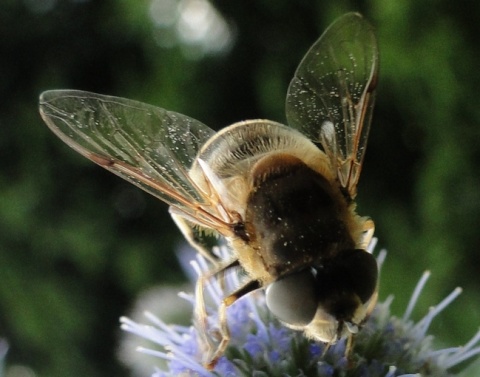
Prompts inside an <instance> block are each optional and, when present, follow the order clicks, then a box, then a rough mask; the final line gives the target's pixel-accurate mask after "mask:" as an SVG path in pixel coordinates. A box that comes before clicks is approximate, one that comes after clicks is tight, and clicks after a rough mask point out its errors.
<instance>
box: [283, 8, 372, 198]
mask: <svg viewBox="0 0 480 377" xmlns="http://www.w3.org/2000/svg"><path fill="white" fill-rule="evenodd" d="M377 73H378V49H377V41H376V38H375V34H374V31H373V28H372V26H371V25H370V24H369V23H368V22H367V21H366V20H364V19H363V18H362V16H361V15H359V14H357V13H348V14H346V15H344V16H342V17H340V18H339V19H338V20H336V21H335V22H334V23H333V24H332V25H331V26H330V27H329V28H328V29H327V30H326V31H325V33H324V34H323V35H322V36H321V37H320V39H319V40H318V41H317V42H315V44H314V45H313V46H312V47H311V48H310V50H309V51H308V52H307V54H306V55H305V57H304V58H303V60H302V61H301V63H300V65H299V66H298V68H297V71H296V72H295V76H294V77H293V79H292V81H291V82H290V86H289V89H288V93H287V99H286V114H287V119H288V123H289V125H290V126H291V127H294V128H297V129H298V130H300V131H301V132H303V133H304V134H305V135H306V136H308V137H309V138H310V139H311V140H312V141H314V142H315V143H319V144H320V145H321V147H322V149H323V150H324V151H325V153H327V155H328V156H329V158H330V161H331V163H332V168H333V169H336V170H337V171H336V174H337V177H338V179H339V181H340V184H341V186H342V187H344V188H345V189H346V190H347V191H348V193H349V194H350V197H352V198H354V197H355V195H356V186H357V183H358V179H359V177H360V170H361V167H362V162H363V157H364V153H365V149H366V144H367V138H368V131H369V128H370V121H371V116H372V110H373V105H374V90H375V87H376V84H377Z"/></svg>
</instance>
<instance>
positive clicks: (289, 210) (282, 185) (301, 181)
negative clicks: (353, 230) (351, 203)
mask: <svg viewBox="0 0 480 377" xmlns="http://www.w3.org/2000/svg"><path fill="white" fill-rule="evenodd" d="M252 185H253V190H252V191H251V193H250V195H249V197H248V200H247V210H246V215H245V222H246V224H247V228H248V229H250V230H251V233H253V234H252V243H253V244H255V248H256V249H257V253H258V255H259V257H260V258H261V259H262V260H263V264H264V265H265V269H266V270H267V271H268V272H269V273H270V274H271V275H273V276H281V275H284V274H286V273H290V272H293V271H296V270H299V269H301V268H304V267H305V266H309V265H319V266H321V265H322V264H323V263H324V262H327V261H328V260H329V259H331V258H333V257H335V256H336V255H337V253H338V252H339V251H340V250H345V249H352V248H354V246H355V242H354V241H353V239H352V236H351V235H350V233H349V230H348V227H347V224H346V221H345V218H346V217H347V216H348V213H349V211H348V208H347V204H346V201H345V199H344V198H343V196H342V195H341V194H340V193H339V189H338V188H337V187H336V186H335V185H332V182H331V181H329V180H327V179H326V178H325V177H323V176H322V175H321V174H319V173H318V172H316V171H314V170H312V169H310V168H309V167H308V166H307V165H305V164H304V163H303V162H302V161H301V160H299V159H298V158H296V157H293V156H290V155H283V154H276V155H271V156H269V157H266V158H264V159H262V160H260V161H259V162H258V163H257V164H256V165H255V166H254V168H253V169H252Z"/></svg>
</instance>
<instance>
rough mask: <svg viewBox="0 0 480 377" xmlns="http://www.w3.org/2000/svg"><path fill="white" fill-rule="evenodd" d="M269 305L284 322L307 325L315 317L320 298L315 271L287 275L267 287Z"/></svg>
mask: <svg viewBox="0 0 480 377" xmlns="http://www.w3.org/2000/svg"><path fill="white" fill-rule="evenodd" d="M266 298H267V307H268V309H270V311H271V312H272V313H273V314H274V315H275V316H276V317H277V318H278V319H279V320H280V321H282V322H285V323H287V324H289V325H294V326H306V325H308V324H309V323H310V322H311V321H312V320H313V317H315V313H316V311H317V307H318V298H317V294H316V291H315V277H314V276H313V271H312V270H310V269H308V270H303V271H300V272H296V273H293V274H290V275H287V276H285V277H283V278H281V279H279V280H277V281H275V282H273V283H272V284H270V285H269V286H268V287H267V290H266Z"/></svg>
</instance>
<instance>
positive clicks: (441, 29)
mask: <svg viewBox="0 0 480 377" xmlns="http://www.w3.org/2000/svg"><path fill="white" fill-rule="evenodd" d="M352 10H355V11H360V12H362V13H363V14H364V15H365V16H366V17H367V18H368V19H369V20H370V21H371V22H372V23H373V24H374V25H375V27H376V29H377V33H378V38H379V44H380V54H381V67H380V85H379V87H378V91H377V104H376V110H375V113H374V118H373V124H372V132H371V136H370V142H369V147H368V152H367V156H366V160H365V165H364V170H363V176H362V179H361V180H360V187H359V195H358V203H359V213H360V214H362V215H367V214H368V215H370V216H372V218H373V219H374V220H375V222H376V226H377V231H376V235H377V236H378V237H379V239H380V241H379V245H380V247H385V248H387V249H388V251H389V255H388V258H387V261H386V264H385V265H384V269H383V271H382V285H381V297H382V298H385V297H386V296H387V295H389V294H391V293H393V294H394V295H395V301H394V304H393V309H394V312H395V313H397V314H399V315H401V314H402V313H403V311H402V310H403V309H404V308H405V305H406V303H407V301H408V298H409V296H410V293H411V291H412V289H413V287H414V285H415V284H416V282H417V280H418V278H419V277H420V275H421V273H422V272H423V271H424V270H426V269H431V270H432V277H431V279H430V282H429V283H428V286H427V289H426V290H425V292H424V295H423V296H422V298H421V300H420V304H419V305H418V307H417V309H416V310H415V313H414V318H417V319H418V318H420V317H421V316H422V315H423V313H425V312H426V311H427V310H428V307H429V306H432V305H435V304H436V303H438V302H439V301H440V300H441V299H442V298H443V297H444V296H446V295H447V294H448V293H449V292H450V291H451V290H452V289H453V288H455V287H456V286H462V287H463V288H464V294H463V295H462V296H460V298H459V299H458V300H457V301H455V302H454V303H453V304H452V305H451V306H450V307H448V308H447V310H446V311H445V312H444V313H443V314H442V315H441V316H440V317H439V318H437V319H436V321H435V322H434V324H433V326H432V332H433V333H434V334H436V335H437V338H436V339H437V341H438V345H452V346H457V345H460V344H464V343H465V342H466V341H467V340H468V339H469V338H470V337H471V336H472V335H473V333H474V332H476V331H477V328H478V325H479V323H480V298H479V292H480V274H479V272H480V260H479V256H478V254H479V249H480V230H479V229H478V228H479V225H480V190H479V187H480V174H479V173H478V165H479V164H480V128H479V125H478V123H479V122H480V103H479V95H478V92H479V88H480V71H479V66H480V43H479V36H480V27H479V25H480V23H479V20H480V3H479V2H472V1H465V0H460V1H457V2H451V1H448V0H438V1H416V0H403V1H384V0H371V1H362V2H353V1H351V2H349V1H346V0H343V1H306V0H302V1H286V0H266V1H257V2H249V1H244V0H228V1H220V0H217V1H212V2H208V1H207V0H118V1H114V0H98V1H94V0H90V1H88V0H23V1H21V0H1V2H0V100H1V101H0V127H1V130H2V131H1V135H2V136H1V137H0V156H1V161H2V164H1V172H0V337H2V338H5V339H7V340H8V342H9V344H10V350H9V354H8V364H9V365H13V364H22V365H26V366H28V367H30V368H31V369H32V370H33V371H34V372H35V373H36V375H37V376H41V377H45V376H48V377H57V376H58V377H60V376H90V377H96V376H113V375H115V376H128V375H130V373H129V372H128V371H127V370H126V369H124V368H123V367H122V366H121V364H120V363H119V362H118V361H117V360H116V352H117V349H118V344H119V339H120V337H121V334H120V330H119V325H118V318H119V317H120V316H121V315H124V314H128V312H129V310H130V308H131V307H132V305H133V302H134V300H135V297H136V296H137V295H138V294H139V293H140V292H141V291H142V290H144V289H147V288H149V287H152V286H154V285H157V284H167V283H168V284H171V283H176V282H180V281H182V280H183V279H184V277H183V274H182V273H181V272H180V269H179V267H178V262H177V259H176V256H175V250H176V249H178V245H179V244H180V243H181V237H180V234H179V232H178V231H177V230H176V229H175V226H174V225H173V223H172V221H171V219H170V218H169V215H168V213H167V206H166V205H164V204H162V203H160V202H158V201H157V200H155V199H153V198H151V197H149V196H148V195H147V194H144V193H143V192H141V191H140V190H138V189H136V188H134V187H132V186H130V185H129V184H128V183H126V182H123V181H122V180H120V179H119V178H117V177H115V176H114V175H112V174H110V173H108V172H106V171H104V170H102V169H100V168H98V167H97V166H95V165H94V164H92V163H90V162H89V161H87V160H86V159H84V158H82V157H81V156H80V155H77V154H76V153H75V152H73V151H72V150H70V149H69V148H68V147H67V146H66V145H64V144H63V143H62V142H61V141H60V140H59V139H57V138H56V137H55V136H54V135H53V134H52V133H51V132H50V131H49V130H48V129H47V127H46V126H45V125H44V124H43V122H42V120H41V119H40V117H39V115H38V111H37V101H38V100H37V99H38V95H39V94H40V92H42V91H44V90H47V89H58V88H72V89H73V88H75V89H83V90H89V91H95V92H99V93H104V94H110V95H117V96H122V97H127V98H132V99H136V100H140V101H143V102H148V103H151V104H154V105H157V106H161V107H164V108H167V109H170V110H174V111H177V112H181V113H184V114H187V115H189V116H191V117H194V118H196V119H199V120H200V121H202V122H203V123H205V124H207V125H209V126H210V127H212V128H214V129H220V128H222V127H224V126H226V125H228V124H230V123H233V122H235V121H239V120H244V119H251V118H268V119H272V120H276V121H280V122H284V121H285V115H284V98H285V94H286V90H287V86H288V83H289V80H290V78H291V77H292V75H293V72H294V70H295V68H296V66H297V64H298V63H299V62H300V59H301V58H302V56H303V55H304V53H305V52H306V50H307V49H308V47H309V46H310V45H311V44H312V43H313V42H314V41H315V40H316V39H317V38H318V37H319V35H320V34H321V33H322V32H323V30H324V29H325V27H326V26H328V24H330V23H331V22H332V21H333V20H334V19H335V18H336V17H337V16H339V15H340V14H342V13H344V12H347V11H352ZM472 369H473V372H471V373H472V374H471V375H472V376H474V375H479V374H480V368H472ZM24 373H27V372H24ZM27 375H28V374H23V375H22V376H27Z"/></svg>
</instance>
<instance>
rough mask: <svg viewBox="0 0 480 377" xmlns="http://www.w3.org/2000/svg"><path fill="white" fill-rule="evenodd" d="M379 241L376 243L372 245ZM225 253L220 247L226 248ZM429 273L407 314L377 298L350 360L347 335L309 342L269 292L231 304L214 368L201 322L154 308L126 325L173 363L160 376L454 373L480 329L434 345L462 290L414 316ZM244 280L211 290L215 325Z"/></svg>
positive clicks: (202, 266)
mask: <svg viewBox="0 0 480 377" xmlns="http://www.w3.org/2000/svg"><path fill="white" fill-rule="evenodd" d="M375 241H376V240H375ZM375 241H374V242H373V243H372V245H371V249H372V250H373V247H374V243H375ZM372 250H369V251H370V252H371V251H372ZM225 252H226V251H222V250H221V249H219V253H225ZM385 256H386V253H385V252H384V251H382V252H381V253H380V254H379V256H378V257H377V261H378V263H379V265H381V264H382V263H383V261H384V259H385ZM192 266H193V268H194V270H195V271H196V273H197V275H200V274H202V273H203V272H204V271H205V270H207V269H208V264H207V262H206V261H205V260H204V259H203V258H202V257H201V256H199V255H198V256H197V257H196V260H194V261H193V262H192ZM429 276H430V273H429V272H426V273H424V274H423V276H422V278H421V279H420V281H419V283H418V284H417V287H416V288H415V290H414V292H413V294H412V297H411V299H410V303H409V305H408V306H407V309H406V311H405V314H404V315H403V316H402V317H401V318H399V317H395V316H392V315H391V313H390V304H391V302H392V300H393V298H392V297H389V298H387V299H386V300H385V301H384V302H381V303H378V304H377V306H376V308H375V310H374V311H373V313H372V314H371V316H370V318H369V319H368V321H367V323H366V324H365V326H364V327H363V329H362V331H360V333H359V334H358V335H357V336H356V339H355V345H354V350H353V353H352V355H351V356H350V358H349V359H347V358H346V356H345V347H346V341H345V340H341V341H339V342H337V343H336V344H334V345H332V346H330V347H329V348H326V346H325V345H324V344H321V343H317V342H314V341H311V340H308V339H307V338H305V337H304V336H303V334H302V333H301V332H298V331H294V330H291V329H288V328H287V327H285V326H283V325H282V324H281V323H280V322H279V321H278V320H277V319H275V318H274V317H273V316H272V315H271V314H270V312H269V311H268V310H267V309H266V305H265V297H264V294H263V291H261V290H260V291H257V292H254V293H252V294H250V295H247V296H246V297H244V298H242V299H240V300H238V301H237V302H236V303H235V304H233V305H232V306H231V307H229V308H228V310H227V320H228V325H229V328H230V332H231V341H230V343H229V346H228V348H227V350H226V352H225V355H224V356H222V357H221V358H220V359H219V361H218V363H217V365H216V366H215V368H214V370H212V371H210V370H207V369H206V368H205V367H204V366H203V365H202V363H201V360H202V350H201V349H202V348H201V342H200V338H199V331H198V330H197V329H196V328H195V326H181V325H167V324H166V323H164V322H163V321H162V320H161V319H159V318H158V317H157V316H155V315H154V314H152V313H149V312H147V313H145V316H146V319H147V321H148V322H149V324H148V325H146V324H139V323H137V322H134V321H132V320H130V319H128V318H126V317H123V318H121V323H122V329H124V330H125V331H128V332H130V333H133V334H135V335H138V336H140V337H141V338H144V339H147V340H149V341H150V342H151V343H153V345H151V346H149V347H143V346H142V347H139V348H138V349H137V350H138V351H139V352H141V353H144V354H148V355H152V356H154V357H156V358H157V360H159V359H163V360H165V361H166V362H164V363H157V364H158V365H159V366H161V367H158V368H157V369H156V370H155V371H154V372H152V376H153V377H169V376H185V377H187V376H200V377H211V376H212V377H213V376H225V377H228V376H255V377H263V376H265V377H267V376H282V377H288V376H296V377H302V376H312V377H314V376H315V377H317V376H318V377H329V376H345V377H357V376H358V377H377V376H378V377H394V376H403V377H407V376H436V377H441V376H453V375H454V374H452V373H451V372H450V370H451V369H452V368H453V367H454V366H456V365H458V364H459V363H461V362H463V361H464V360H466V359H469V358H472V357H474V356H475V355H477V354H479V353H480V346H479V343H480V332H479V333H477V334H476V335H475V336H474V337H473V338H472V340H471V341H470V342H468V343H467V344H466V345H465V346H463V347H454V348H447V349H440V350H433V349H432V340H433V337H432V336H431V335H428V333H427V331H428V329H429V326H430V324H431V322H432V320H433V319H434V318H435V317H436V316H437V315H438V314H439V313H440V312H441V311H442V310H443V309H444V308H445V307H447V306H448V305H449V304H450V303H451V302H452V301H453V300H454V299H455V298H456V297H457V296H458V295H459V294H460V293H461V289H460V288H457V289H455V290H454V291H453V292H452V293H451V294H450V295H449V296H447V297H446V298H445V299H444V300H443V301H442V302H441V303H440V304H438V305H437V306H436V307H434V308H432V309H431V310H430V311H429V312H428V313H427V314H426V315H425V316H424V317H423V318H422V319H421V320H420V321H418V322H414V321H412V320H411V319H410V315H411V312H412V310H413V308H414V307H415V304H416V302H417V300H418V299H419V297H420V294H421V292H422V291H423V289H424V287H425V284H426V282H427V280H428V277H429ZM237 283H238V282H237V281H235V277H227V279H226V282H225V286H224V287H223V288H222V287H221V286H220V285H219V284H217V283H213V284H212V285H210V286H209V287H208V289H207V290H206V293H207V294H208V296H209V297H207V298H208V300H207V301H208V303H209V304H208V305H209V306H208V313H209V320H210V321H211V322H212V323H217V318H216V308H217V306H218V304H219V303H220V301H221V299H222V297H223V292H224V291H228V289H229V287H234V286H236V284H237ZM180 296H181V297H182V298H183V299H185V300H187V301H188V302H190V303H191V304H192V305H194V303H195V298H194V297H193V296H191V295H188V294H185V293H180ZM152 360H153V359H152ZM153 370H154V366H153V365H152V371H153Z"/></svg>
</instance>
